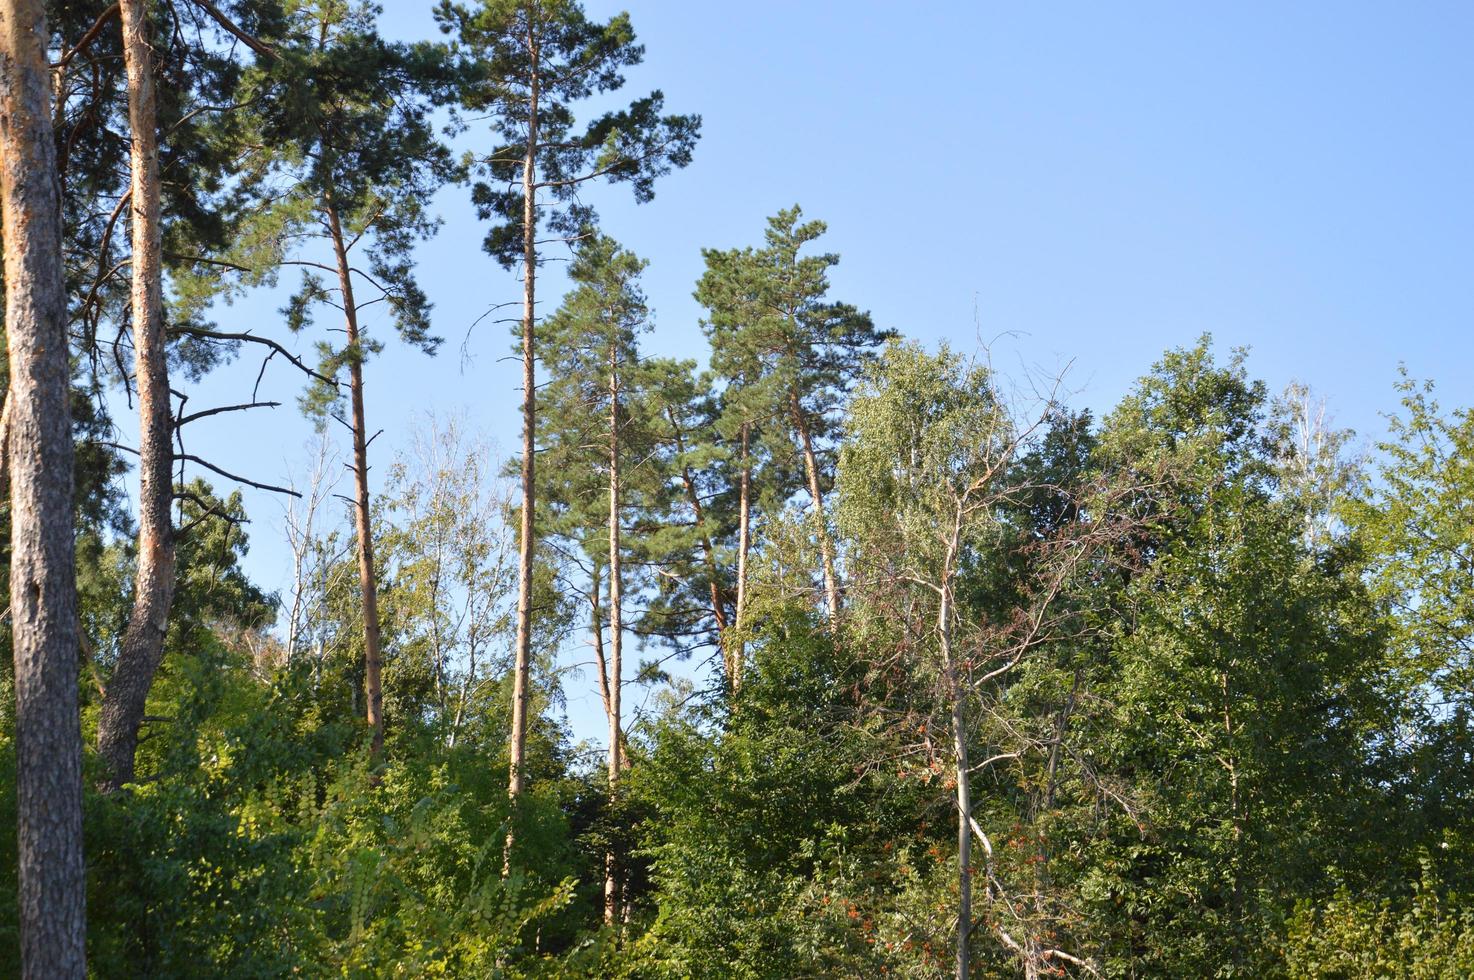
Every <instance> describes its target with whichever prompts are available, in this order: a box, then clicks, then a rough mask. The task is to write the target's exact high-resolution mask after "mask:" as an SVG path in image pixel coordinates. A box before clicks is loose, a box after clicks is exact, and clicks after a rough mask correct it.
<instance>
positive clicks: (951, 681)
mask: <svg viewBox="0 0 1474 980" xmlns="http://www.w3.org/2000/svg"><path fill="white" fill-rule="evenodd" d="M951 596H952V590H951V586H950V584H949V585H944V586H943V587H942V603H941V611H940V612H939V613H938V614H937V634H938V637H939V638H940V640H941V646H942V662H943V663H944V664H945V665H946V671H947V688H948V695H949V697H950V698H951V700H952V755H953V761H954V762H955V763H956V767H957V768H956V775H957V980H967V972H968V948H967V946H968V944H967V938H968V933H969V932H970V931H971V925H972V833H971V829H970V828H971V823H972V789H971V786H970V785H969V778H968V777H969V773H968V768H969V766H968V762H967V723H966V720H965V719H964V717H963V713H962V708H963V705H962V684H961V682H960V681H959V679H958V677H957V666H956V664H955V663H953V661H952V625H951V622H950V620H951V617H952V606H951Z"/></svg>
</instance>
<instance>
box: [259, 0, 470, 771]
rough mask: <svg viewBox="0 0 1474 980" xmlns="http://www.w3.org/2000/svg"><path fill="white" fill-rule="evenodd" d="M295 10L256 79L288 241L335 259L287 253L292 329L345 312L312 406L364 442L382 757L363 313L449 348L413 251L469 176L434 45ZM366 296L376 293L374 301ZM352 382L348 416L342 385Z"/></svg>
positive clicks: (360, 471)
mask: <svg viewBox="0 0 1474 980" xmlns="http://www.w3.org/2000/svg"><path fill="white" fill-rule="evenodd" d="M289 14H290V16H289V18H288V19H287V21H286V22H285V24H284V25H283V35H282V37H281V38H280V39H279V40H278V41H277V43H276V45H275V48H274V50H275V57H274V58H273V59H271V61H270V62H269V64H268V65H267V66H266V68H265V69H264V70H263V71H262V72H261V73H260V74H259V75H258V76H256V77H253V78H252V79H251V80H250V83H251V86H252V88H253V89H254V90H255V91H254V94H255V95H256V96H257V97H258V98H259V99H260V100H261V104H262V106H263V108H262V109H261V111H260V113H259V116H258V117H257V134H258V138H259V140H260V143H259V145H260V146H262V147H267V148H271V149H270V150H269V151H268V156H267V157H266V159H264V160H263V161H262V162H261V164H260V165H259V169H258V175H257V178H256V179H257V180H260V181H263V182H269V181H271V180H273V179H282V178H285V179H287V180H289V181H290V182H291V189H290V191H289V192H288V193H287V194H285V195H283V196H282V197H281V198H280V199H279V200H277V201H275V202H274V203H273V207H272V208H270V209H268V211H267V218H266V220H267V221H268V222H269V223H271V224H273V225H275V226H276V228H275V231H276V235H277V236H278V238H277V240H278V242H282V243H284V242H286V241H290V240H296V241H299V242H300V241H309V242H310V241H312V240H316V241H317V242H319V243H321V245H322V246H323V250H324V251H325V252H327V255H326V256H325V257H324V258H322V259H321V260H319V259H317V258H316V257H315V256H314V255H313V254H312V253H310V252H307V253H303V252H299V251H292V252H290V253H286V252H285V251H284V252H283V254H282V255H281V256H280V257H279V258H278V259H277V261H278V262H280V263H283V264H291V265H299V266H302V267H303V269H304V273H303V277H302V285H301V288H300V289H299V290H298V291H297V293H296V294H295V295H293V296H292V297H291V299H290V301H289V302H288V305H287V307H286V309H285V310H284V311H283V312H284V314H285V316H286V317H287V325H288V327H289V328H290V329H291V330H293V331H294V332H295V331H301V330H303V329H305V328H306V327H307V325H308V324H309V323H310V321H311V314H312V311H313V308H314V307H315V306H317V305H318V304H321V303H324V302H330V303H331V305H333V306H336V307H337V308H338V309H340V310H342V312H343V316H344V326H345V336H344V341H343V343H341V344H334V343H331V342H328V341H321V342H319V343H318V351H319V354H320V356H321V365H320V366H319V368H318V370H317V375H318V380H317V383H316V384H315V385H314V386H313V388H312V390H311V392H310V393H309V395H308V397H307V399H306V401H305V405H306V407H307V409H308V410H309V411H310V412H313V413H316V414H318V415H319V417H324V416H326V415H330V414H331V415H333V416H335V417H338V418H339V420H340V421H343V422H344V423H345V424H346V425H347V427H348V429H349V431H350V432H351V434H352V440H353V462H352V468H353V474H354V497H355V500H354V505H355V508H356V510H355V535H356V538H357V542H356V543H357V549H358V564H359V589H360V593H361V597H362V598H361V601H362V607H363V636H364V659H365V666H364V675H365V677H364V684H365V700H366V709H365V715H366V720H367V722H368V725H369V727H370V729H371V730H372V734H373V739H372V747H373V752H374V754H375V755H376V756H377V755H378V754H379V753H380V752H381V751H382V749H383V743H384V717H383V690H382V681H381V670H382V664H383V653H382V643H381V638H380V630H381V624H380V621H379V611H378V588H379V584H378V581H377V577H378V573H377V570H376V567H375V561H374V552H373V530H372V522H371V504H370V500H369V486H368V481H369V463H368V445H369V443H370V442H371V441H372V439H373V436H372V435H371V434H370V433H369V431H368V421H367V412H366V408H365V404H364V402H365V398H364V362H365V361H366V360H367V358H368V357H369V355H371V354H374V353H378V352H379V351H380V350H381V349H382V343H381V342H379V341H377V340H375V339H374V338H370V337H368V336H366V335H365V333H364V331H363V329H362V327H361V325H360V321H359V312H360V311H361V310H362V309H363V308H364V307H366V306H369V305H370V304H373V303H378V302H384V303H386V304H387V306H388V309H389V312H390V316H391V318H392V321H393V323H394V325H395V328H396V329H397V330H398V332H399V335H400V337H401V338H402V339H403V340H404V341H405V342H406V343H408V344H410V345H411V346H414V347H418V348H420V349H422V350H424V351H425V352H427V353H434V352H435V349H436V348H437V347H438V346H439V343H440V341H439V338H438V337H435V336H433V335H432V334H431V332H430V320H429V309H430V304H429V301H428V300H427V299H426V297H425V294H424V292H423V291H422V290H421V289H420V287H419V284H418V283H417V281H416V279H415V275H414V267H413V262H412V253H413V249H414V246H415V244H416V243H417V242H418V241H420V240H422V239H424V238H427V237H429V236H430V235H431V234H433V233H434V231H435V229H436V227H437V225H438V223H439V222H438V219H436V218H434V217H433V216H432V215H431V213H430V212H429V211H428V209H427V205H428V202H429V198H430V196H431V195H433V194H434V192H435V191H436V190H437V189H438V188H439V187H440V186H441V185H443V184H444V183H445V182H446V181H448V180H451V179H453V177H454V176H455V168H454V166H453V164H452V159H451V155H450V151H449V150H448V149H447V148H446V146H445V145H444V144H443V143H442V142H441V141H440V140H439V138H438V136H437V134H436V132H435V128H434V124H433V122H432V120H431V117H430V114H431V110H432V93H433V92H434V91H435V90H436V88H437V86H443V85H444V84H445V83H446V81H447V79H448V71H447V69H446V64H445V59H444V53H443V51H442V50H441V49H439V48H438V47H436V46H434V45H430V44H415V45H407V44H403V43H390V42H387V41H385V40H384V39H383V38H381V37H380V36H379V34H378V32H377V27H376V24H375V20H374V18H375V16H376V14H377V8H376V7H375V6H374V5H373V4H371V3H359V2H344V0H317V2H313V3H307V4H304V5H302V6H300V7H297V8H295V9H292V10H290V11H289ZM266 186H270V183H267V184H266ZM358 256H363V259H361V260H360V259H358V258H357V257H358ZM365 265H366V266H367V268H364V266H365ZM324 274H326V276H327V277H329V278H324ZM330 281H333V282H334V285H332V286H329V285H328V283H329V282H330ZM362 292H368V293H369V294H370V296H369V297H368V298H360V294H361V293H362ZM344 373H346V374H347V379H348V385H347V388H348V391H347V396H348V397H347V402H348V404H347V412H346V415H347V418H346V419H344V418H343V417H342V415H343V414H344V413H343V411H342V408H343V405H342V400H341V396H342V394H343V392H342V390H341V389H340V388H339V386H338V384H337V379H338V378H339V376H340V375H342V374H344Z"/></svg>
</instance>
